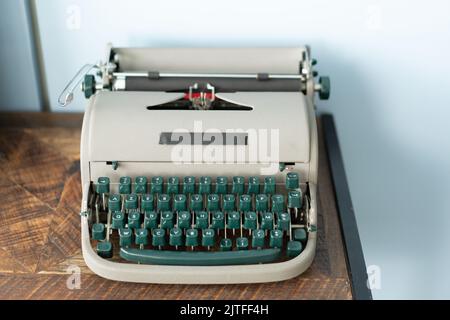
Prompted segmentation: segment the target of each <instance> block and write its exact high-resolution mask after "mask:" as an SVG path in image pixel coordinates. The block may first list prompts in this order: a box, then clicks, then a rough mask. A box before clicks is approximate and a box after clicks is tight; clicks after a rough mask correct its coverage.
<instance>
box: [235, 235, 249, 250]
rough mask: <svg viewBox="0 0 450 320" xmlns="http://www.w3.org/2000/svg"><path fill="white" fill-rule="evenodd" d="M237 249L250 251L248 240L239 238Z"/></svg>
mask: <svg viewBox="0 0 450 320" xmlns="http://www.w3.org/2000/svg"><path fill="white" fill-rule="evenodd" d="M236 248H237V249H238V250H247V249H248V239H247V238H245V237H239V238H237V239H236Z"/></svg>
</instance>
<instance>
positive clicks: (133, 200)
mask: <svg viewBox="0 0 450 320" xmlns="http://www.w3.org/2000/svg"><path fill="white" fill-rule="evenodd" d="M137 207H138V198H137V195H136V194H134V193H131V194H127V195H126V197H125V209H127V210H132V209H137Z"/></svg>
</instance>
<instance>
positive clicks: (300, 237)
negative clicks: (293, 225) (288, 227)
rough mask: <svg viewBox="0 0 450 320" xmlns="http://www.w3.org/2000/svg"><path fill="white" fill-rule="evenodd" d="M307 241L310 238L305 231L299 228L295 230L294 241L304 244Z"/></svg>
mask: <svg viewBox="0 0 450 320" xmlns="http://www.w3.org/2000/svg"><path fill="white" fill-rule="evenodd" d="M307 239H308V236H307V234H306V230H305V229H303V228H299V229H295V230H294V240H297V241H300V242H301V243H302V244H305V243H306V240H307Z"/></svg>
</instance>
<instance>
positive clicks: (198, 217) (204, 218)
mask: <svg viewBox="0 0 450 320" xmlns="http://www.w3.org/2000/svg"><path fill="white" fill-rule="evenodd" d="M208 225H209V222H208V213H207V212H206V211H197V212H196V213H195V227H196V228H197V229H206V228H208Z"/></svg>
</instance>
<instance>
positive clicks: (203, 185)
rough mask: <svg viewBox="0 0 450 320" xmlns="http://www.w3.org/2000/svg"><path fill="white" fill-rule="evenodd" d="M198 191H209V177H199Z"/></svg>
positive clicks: (206, 192) (203, 192)
mask: <svg viewBox="0 0 450 320" xmlns="http://www.w3.org/2000/svg"><path fill="white" fill-rule="evenodd" d="M198 193H200V194H208V193H211V177H200V183H199V185H198Z"/></svg>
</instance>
